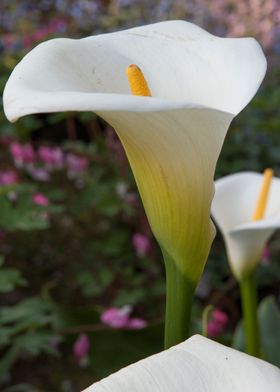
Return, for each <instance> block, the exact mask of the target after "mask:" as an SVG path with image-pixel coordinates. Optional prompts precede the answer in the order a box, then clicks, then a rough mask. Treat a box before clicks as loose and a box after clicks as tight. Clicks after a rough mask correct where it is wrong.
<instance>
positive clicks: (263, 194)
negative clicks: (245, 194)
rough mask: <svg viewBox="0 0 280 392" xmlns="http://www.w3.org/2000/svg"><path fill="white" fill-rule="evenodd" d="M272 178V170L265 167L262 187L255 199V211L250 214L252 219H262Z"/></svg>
mask: <svg viewBox="0 0 280 392" xmlns="http://www.w3.org/2000/svg"><path fill="white" fill-rule="evenodd" d="M272 178H273V170H272V169H266V170H265V171H264V173H263V182H262V187H261V190H260V193H259V198H258V201H257V205H256V209H255V212H254V214H253V216H252V220H253V221H257V220H260V219H263V217H264V214H265V209H266V203H267V199H268V194H269V189H270V185H271V181H272Z"/></svg>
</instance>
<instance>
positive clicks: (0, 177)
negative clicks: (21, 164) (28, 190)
mask: <svg viewBox="0 0 280 392" xmlns="http://www.w3.org/2000/svg"><path fill="white" fill-rule="evenodd" d="M17 182H18V175H17V172H15V171H14V170H5V171H0V185H12V184H16V183H17Z"/></svg>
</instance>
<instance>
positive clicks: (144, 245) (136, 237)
mask: <svg viewBox="0 0 280 392" xmlns="http://www.w3.org/2000/svg"><path fill="white" fill-rule="evenodd" d="M132 243H133V246H134V248H135V250H136V252H137V255H138V256H139V257H144V256H146V255H147V253H148V251H149V249H150V247H151V243H150V240H149V238H148V237H146V236H145V235H144V234H141V233H135V234H133V237H132Z"/></svg>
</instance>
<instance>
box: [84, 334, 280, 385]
mask: <svg viewBox="0 0 280 392" xmlns="http://www.w3.org/2000/svg"><path fill="white" fill-rule="evenodd" d="M279 387H280V370H279V369H278V368H276V367H275V366H272V365H270V364H268V363H267V362H265V361H262V360H260V359H256V358H254V357H251V356H249V355H247V354H243V353H240V352H239V351H236V350H233V349H231V348H228V347H225V346H223V345H221V344H219V343H217V342H214V341H212V340H210V339H207V338H204V337H202V336H200V335H195V336H193V337H191V338H190V339H188V340H186V341H185V342H183V343H181V344H179V345H177V346H174V347H172V348H170V349H169V350H166V351H163V352H161V353H159V354H156V355H153V356H151V357H148V358H146V359H144V360H141V361H139V362H137V363H135V364H133V365H130V366H128V367H126V368H123V369H121V370H120V371H118V372H117V373H114V374H112V375H111V376H109V377H107V378H105V379H103V380H101V381H100V382H97V383H95V384H93V385H92V386H90V387H89V388H87V389H86V390H84V392H111V391H112V392H131V391H133V392H182V391H184V392H206V391H207V392H245V391H254V392H263V391H267V392H278V391H279Z"/></svg>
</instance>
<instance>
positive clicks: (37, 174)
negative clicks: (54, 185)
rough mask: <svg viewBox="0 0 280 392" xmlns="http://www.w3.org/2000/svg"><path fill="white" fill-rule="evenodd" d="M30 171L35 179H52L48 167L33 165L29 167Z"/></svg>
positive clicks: (44, 180)
mask: <svg viewBox="0 0 280 392" xmlns="http://www.w3.org/2000/svg"><path fill="white" fill-rule="evenodd" d="M28 173H29V174H30V176H31V177H32V178H33V180H37V181H42V182H46V181H49V179H50V174H49V173H48V171H47V170H46V169H43V168H36V167H31V168H28Z"/></svg>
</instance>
